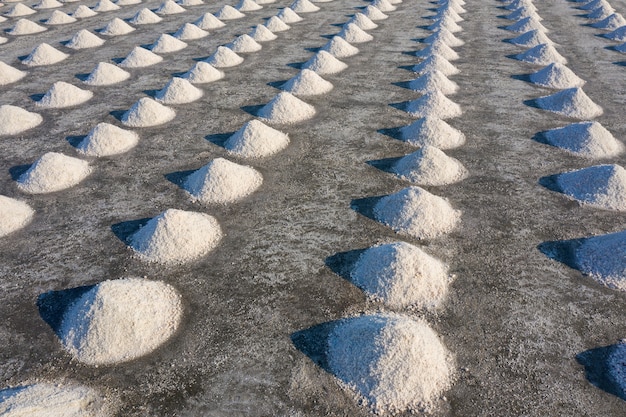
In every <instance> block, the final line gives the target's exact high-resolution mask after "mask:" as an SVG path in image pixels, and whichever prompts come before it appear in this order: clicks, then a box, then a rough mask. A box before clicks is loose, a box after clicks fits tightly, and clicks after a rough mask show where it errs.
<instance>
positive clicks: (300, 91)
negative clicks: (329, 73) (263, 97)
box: [280, 69, 333, 96]
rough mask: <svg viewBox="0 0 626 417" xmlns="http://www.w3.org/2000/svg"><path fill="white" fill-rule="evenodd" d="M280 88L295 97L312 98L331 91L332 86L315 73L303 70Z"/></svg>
mask: <svg viewBox="0 0 626 417" xmlns="http://www.w3.org/2000/svg"><path fill="white" fill-rule="evenodd" d="M280 88H281V90H285V91H288V92H290V93H291V94H294V95H296V96H314V95H318V94H325V93H328V92H329V91H331V90H332V89H333V85H332V84H331V83H330V82H328V81H326V80H325V79H323V78H322V77H320V76H319V75H317V73H316V72H314V71H311V70H308V69H303V70H302V71H300V73H298V75H296V76H295V77H293V78H292V79H290V80H289V81H287V82H286V83H285V84H283V85H282V86H281V87H280Z"/></svg>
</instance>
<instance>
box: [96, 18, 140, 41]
mask: <svg viewBox="0 0 626 417" xmlns="http://www.w3.org/2000/svg"><path fill="white" fill-rule="evenodd" d="M134 30H135V28H134V27H132V26H131V25H129V24H128V23H126V22H124V21H123V20H122V19H120V18H118V17H116V18H114V19H113V20H111V21H110V22H109V23H108V24H107V25H106V26H105V27H104V29H102V30H101V31H100V33H101V34H102V35H108V36H120V35H126V34H129V33H131V32H132V31H134Z"/></svg>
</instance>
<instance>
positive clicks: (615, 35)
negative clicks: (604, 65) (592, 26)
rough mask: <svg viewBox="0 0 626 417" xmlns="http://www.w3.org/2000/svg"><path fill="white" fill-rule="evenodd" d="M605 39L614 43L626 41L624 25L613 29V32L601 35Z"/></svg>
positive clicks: (625, 26) (625, 27)
mask: <svg viewBox="0 0 626 417" xmlns="http://www.w3.org/2000/svg"><path fill="white" fill-rule="evenodd" d="M602 36H604V37H605V38H607V39H611V40H614V41H616V42H624V41H626V25H624V26H622V27H620V28H617V29H615V30H614V31H613V32H609V33H607V34H604V35H602Z"/></svg>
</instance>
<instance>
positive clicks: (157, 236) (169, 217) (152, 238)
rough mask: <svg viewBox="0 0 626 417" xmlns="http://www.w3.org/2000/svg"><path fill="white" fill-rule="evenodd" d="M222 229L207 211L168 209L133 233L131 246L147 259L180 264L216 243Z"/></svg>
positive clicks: (200, 255)
mask: <svg viewBox="0 0 626 417" xmlns="http://www.w3.org/2000/svg"><path fill="white" fill-rule="evenodd" d="M221 238H222V230H221V228H220V225H219V223H218V222H217V220H216V219H215V218H214V217H212V216H209V215H208V214H205V213H196V212H192V211H183V210H176V209H168V210H166V211H164V212H163V213H161V214H159V215H158V216H156V217H153V218H152V219H150V220H149V221H148V223H146V224H145V225H144V226H143V227H141V228H140V229H139V230H138V231H137V232H135V233H134V234H133V235H132V236H131V237H130V247H131V248H132V249H133V250H134V251H135V252H137V253H138V254H139V256H140V257H141V258H142V259H144V260H145V261H148V262H158V263H163V264H178V263H183V262H190V261H193V260H195V259H197V258H200V257H202V256H204V255H206V254H207V253H209V252H210V251H212V250H213V249H215V247H216V246H217V244H218V243H219V241H220V239H221Z"/></svg>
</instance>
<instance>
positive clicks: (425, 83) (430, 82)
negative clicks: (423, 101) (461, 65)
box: [409, 70, 459, 95]
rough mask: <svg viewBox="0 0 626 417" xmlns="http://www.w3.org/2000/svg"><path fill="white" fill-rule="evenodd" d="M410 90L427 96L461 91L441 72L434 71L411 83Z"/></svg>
mask: <svg viewBox="0 0 626 417" xmlns="http://www.w3.org/2000/svg"><path fill="white" fill-rule="evenodd" d="M409 88H410V89H411V90H414V91H419V92H420V93H422V94H426V93H428V92H431V91H436V90H439V91H441V93H442V94H445V95H448V94H454V93H456V92H457V91H459V86H458V85H457V83H455V82H454V81H450V80H449V79H448V77H446V76H445V75H444V74H443V73H442V72H441V71H438V70H433V71H430V72H427V73H425V74H424V75H422V76H420V77H418V78H416V79H415V80H412V81H409Z"/></svg>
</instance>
